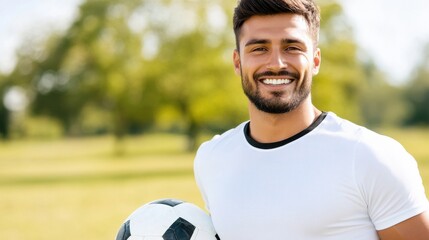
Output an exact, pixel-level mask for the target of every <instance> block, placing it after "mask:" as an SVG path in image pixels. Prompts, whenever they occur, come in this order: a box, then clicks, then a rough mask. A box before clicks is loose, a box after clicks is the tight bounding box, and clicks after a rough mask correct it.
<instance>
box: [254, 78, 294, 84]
mask: <svg viewBox="0 0 429 240" xmlns="http://www.w3.org/2000/svg"><path fill="white" fill-rule="evenodd" d="M261 82H262V83H264V84H266V85H283V84H289V83H291V82H292V80H290V79H287V78H279V79H277V78H266V79H262V81H261Z"/></svg>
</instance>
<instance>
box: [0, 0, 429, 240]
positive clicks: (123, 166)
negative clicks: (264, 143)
mask: <svg viewBox="0 0 429 240" xmlns="http://www.w3.org/2000/svg"><path fill="white" fill-rule="evenodd" d="M316 2H317V3H318V4H319V5H320V7H321V10H322V23H321V24H322V25H321V36H320V39H321V41H320V48H321V49H322V60H323V61H322V68H321V72H320V74H319V75H318V76H317V77H316V78H315V79H314V84H313V102H314V103H315V105H316V106H317V107H318V108H319V109H322V110H324V111H333V112H335V113H337V115H339V116H341V117H344V118H347V119H350V120H352V121H354V122H356V123H359V124H362V125H364V126H367V127H369V128H371V129H374V130H377V131H379V132H381V133H384V134H387V135H389V136H392V137H394V138H396V139H397V140H398V141H400V142H401V143H402V144H403V145H404V146H405V147H406V148H407V149H408V151H410V152H411V153H412V154H413V155H414V156H415V158H416V159H417V161H418V163H419V166H420V171H421V174H422V177H423V181H424V184H425V186H429V148H428V146H429V107H428V106H429V28H427V27H426V26H425V25H426V23H427V22H429V15H427V14H426V12H427V11H428V10H429V3H428V2H427V1H425V0H410V1H407V3H406V4H404V2H403V1H399V0H379V1H376V2H373V1H370V0H361V1H352V0H337V1H334V0H318V1H316ZM235 5H236V1H231V0H210V1H208V0H128V1H118V0H86V1H85V0H63V1H54V0H36V1H25V0H14V1H12V0H0V6H1V7H0V139H1V140H0V212H2V216H3V217H2V218H1V219H0V238H2V239H58V238H61V239H77V238H79V239H106V238H107V239H109V238H110V239H113V238H114V236H115V234H116V231H117V229H118V228H119V226H120V224H121V223H122V221H123V220H124V219H125V218H126V217H127V216H128V214H130V213H131V211H133V210H134V209H135V208H137V207H138V206H139V205H141V204H143V203H145V202H147V201H151V200H154V199H158V198H166V197H173V198H181V199H184V200H187V201H191V202H194V203H196V204H197V205H199V206H201V207H204V206H203V203H202V200H201V199H200V196H199V194H198V189H197V187H196V186H195V183H194V181H193V175H192V160H193V156H194V154H195V150H196V148H197V147H198V145H199V144H200V143H201V142H202V141H204V140H207V139H209V138H211V136H213V135H214V134H218V133H221V132H223V131H225V130H227V129H229V128H231V127H233V126H235V125H236V124H238V123H240V122H242V121H245V120H246V119H247V105H246V98H245V97H244V94H242V90H241V84H240V79H239V78H238V77H237V76H235V74H234V71H233V66H232V61H231V59H232V51H233V49H234V36H233V31H232V26H231V25H232V21H231V18H232V10H233V8H234V6H235ZM386 151H388V149H386Z"/></svg>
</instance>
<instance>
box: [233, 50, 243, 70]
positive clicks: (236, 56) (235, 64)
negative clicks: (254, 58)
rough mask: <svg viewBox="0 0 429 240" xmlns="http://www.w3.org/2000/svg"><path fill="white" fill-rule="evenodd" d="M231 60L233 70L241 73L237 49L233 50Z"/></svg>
mask: <svg viewBox="0 0 429 240" xmlns="http://www.w3.org/2000/svg"><path fill="white" fill-rule="evenodd" d="M232 61H233V62H234V71H235V74H237V75H241V61H240V53H239V52H238V50H237V49H235V50H234V53H233V55H232Z"/></svg>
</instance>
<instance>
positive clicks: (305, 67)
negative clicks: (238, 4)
mask: <svg viewBox="0 0 429 240" xmlns="http://www.w3.org/2000/svg"><path fill="white" fill-rule="evenodd" d="M239 39H240V40H239V46H240V51H239V52H238V51H237V50H236V51H235V52H234V66H235V71H236V73H237V74H239V75H241V79H242V86H243V90H244V92H245V94H246V95H247V97H248V98H249V100H250V102H251V103H252V104H253V105H254V106H256V108H258V109H259V110H261V111H264V112H268V113H286V112H290V111H292V110H294V109H295V108H297V107H298V106H299V105H300V103H301V102H303V101H304V100H305V99H307V98H308V97H309V96H310V91H311V82H312V77H313V75H316V74H317V73H318V71H319V66H320V60H321V56H320V50H319V49H314V46H313V41H312V38H311V33H310V31H309V27H308V24H307V22H306V20H305V18H304V17H303V16H300V15H295V14H276V15H268V16H253V17H251V18H250V19H248V20H247V21H246V22H244V24H243V26H242V28H241V33H240V36H239Z"/></svg>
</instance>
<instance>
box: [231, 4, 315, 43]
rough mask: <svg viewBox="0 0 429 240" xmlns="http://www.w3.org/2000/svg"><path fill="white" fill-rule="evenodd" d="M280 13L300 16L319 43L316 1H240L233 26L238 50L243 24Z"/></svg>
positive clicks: (235, 11)
mask: <svg viewBox="0 0 429 240" xmlns="http://www.w3.org/2000/svg"><path fill="white" fill-rule="evenodd" d="M280 13H292V14H298V15H301V16H303V17H304V18H305V20H306V21H307V23H308V26H309V29H310V32H311V35H312V38H313V43H314V45H317V43H318V41H319V28H320V12H319V8H318V7H317V5H316V3H314V0H238V5H237V7H236V8H235V10H234V17H233V26H234V34H235V42H236V45H237V50H239V36H240V31H241V27H242V26H243V23H244V22H245V21H247V20H248V19H249V18H251V17H252V16H255V15H256V16H264V15H274V14H280Z"/></svg>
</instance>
